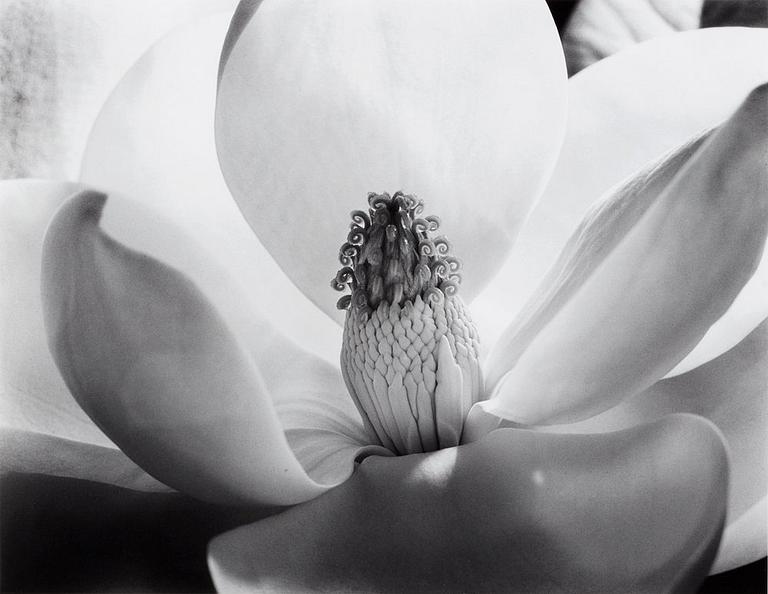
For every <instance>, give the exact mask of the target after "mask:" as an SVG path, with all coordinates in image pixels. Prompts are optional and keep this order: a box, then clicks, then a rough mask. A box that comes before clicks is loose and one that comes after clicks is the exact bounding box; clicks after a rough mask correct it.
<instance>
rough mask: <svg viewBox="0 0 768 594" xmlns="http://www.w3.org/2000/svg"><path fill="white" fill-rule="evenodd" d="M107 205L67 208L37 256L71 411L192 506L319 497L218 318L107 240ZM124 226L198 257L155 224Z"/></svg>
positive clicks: (83, 196)
mask: <svg viewBox="0 0 768 594" xmlns="http://www.w3.org/2000/svg"><path fill="white" fill-rule="evenodd" d="M105 201H106V196H105V195H103V194H99V193H97V192H93V191H84V192H82V193H80V194H78V195H77V196H76V197H74V198H73V199H72V200H70V201H69V202H67V203H66V204H65V205H64V206H63V207H62V208H61V209H60V210H59V212H58V213H57V215H56V217H55V219H54V221H53V223H52V224H51V226H50V228H49V230H48V233H47V235H46V240H45V246H44V253H43V277H42V278H43V282H42V294H43V306H44V312H45V325H46V331H47V334H48V343H49V346H50V348H51V352H52V354H53V355H54V359H55V360H56V363H57V365H58V367H59V370H60V371H61V373H62V376H63V377H64V380H65V382H66V383H67V386H68V387H69V388H70V390H71V391H72V393H73V395H74V396H75V398H76V399H77V400H78V402H79V403H80V405H81V406H82V407H83V408H84V409H85V411H86V412H87V413H88V414H89V416H91V417H92V418H93V419H94V420H95V421H96V422H97V423H98V424H99V426H100V427H102V428H103V429H104V430H105V431H106V432H107V433H108V434H109V436H110V437H111V438H112V439H113V440H114V441H115V443H117V444H118V445H119V446H120V448H121V449H122V450H123V451H124V452H125V453H126V454H127V455H128V456H129V457H131V459H133V460H134V461H135V462H137V463H138V464H139V465H140V466H142V468H144V469H145V470H147V471H148V472H149V473H150V474H152V475H153V476H155V477H157V478H158V479H160V480H162V481H163V482H164V483H166V484H168V485H170V486H172V487H174V488H177V489H179V490H181V491H183V492H185V493H188V494H191V495H194V496H196V497H199V498H201V499H208V500H214V501H222V502H232V503H234V502H237V503H249V504H273V505H280V504H291V503H297V502H299V501H303V500H306V499H310V498H312V497H315V496H317V495H318V494H319V493H322V492H323V491H324V490H325V488H326V487H323V486H322V485H319V484H317V483H315V482H314V481H312V480H311V479H310V478H309V477H308V476H307V475H306V473H305V472H304V471H303V469H302V468H301V466H300V464H299V463H298V462H297V460H296V458H295V457H294V455H293V453H292V452H291V450H290V448H289V447H288V444H287V442H286V440H285V436H284V435H283V431H282V427H281V426H280V423H279V421H278V419H277V415H276V414H275V412H274V409H273V407H272V404H271V401H270V399H269V396H268V390H267V388H266V386H265V384H264V381H263V379H262V378H261V376H260V374H259V371H258V368H257V367H256V366H254V364H253V362H252V361H251V359H250V358H249V357H248V355H247V354H246V352H245V350H244V349H243V348H242V347H241V345H240V343H239V342H238V341H237V340H236V339H235V338H234V337H233V336H232V334H231V332H230V330H229V328H228V325H227V321H225V319H224V318H223V317H221V316H220V315H219V314H218V313H217V312H216V311H215V309H214V308H213V307H211V305H210V303H209V302H208V301H207V300H206V298H205V297H204V296H203V294H202V293H201V292H200V291H199V290H198V289H197V288H196V287H195V285H194V283H193V282H191V281H190V280H189V278H188V277H186V276H185V275H183V274H182V273H179V272H177V271H176V270H174V269H173V268H170V267H168V266H166V265H164V264H162V263H160V262H159V261H157V260H155V259H153V258H151V257H149V256H146V255H144V254H142V253H140V252H137V251H134V250H131V249H128V248H126V247H124V246H123V245H121V244H120V243H118V242H117V241H115V240H114V239H112V238H111V237H109V236H108V235H106V234H105V233H104V232H103V231H102V230H101V229H100V228H99V225H98V224H99V220H100V218H101V215H102V210H103V208H104V204H105ZM117 202H119V201H117ZM134 221H135V222H137V223H140V224H142V226H143V227H145V228H151V227H152V226H153V224H158V225H160V227H161V228H162V229H163V230H164V232H165V237H166V240H167V241H175V242H177V243H178V244H180V245H183V246H184V247H185V249H187V250H188V251H189V253H190V255H194V256H196V257H203V258H204V256H203V255H201V254H200V253H199V252H198V253H197V254H195V252H196V251H198V250H196V247H195V245H194V243H193V242H191V241H187V240H185V238H184V236H183V235H181V234H178V233H176V232H175V230H174V229H173V226H172V225H171V224H170V223H168V222H163V221H162V220H160V219H159V217H157V216H155V218H154V219H146V218H145V219H144V220H142V219H141V218H140V217H139V218H138V220H137V218H134ZM153 231H155V233H157V232H158V229H157V228H155V229H153ZM222 282H223V281H222ZM257 322H258V321H257V320H255V321H254V325H256V324H257Z"/></svg>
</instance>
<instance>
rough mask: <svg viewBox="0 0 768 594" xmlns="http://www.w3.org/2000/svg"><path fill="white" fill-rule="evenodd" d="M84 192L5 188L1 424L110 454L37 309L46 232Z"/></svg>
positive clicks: (0, 240) (0, 222) (29, 184)
mask: <svg viewBox="0 0 768 594" xmlns="http://www.w3.org/2000/svg"><path fill="white" fill-rule="evenodd" d="M79 187H80V186H78V184H74V183H57V182H44V181H36V180H6V181H2V182H0V204H1V205H2V208H0V263H1V264H2V270H3V286H2V290H0V315H1V316H2V318H0V320H2V327H1V328H2V330H0V341H2V342H0V346H1V347H2V357H0V380H1V381H0V424H2V425H4V426H6V427H8V428H10V429H15V430H21V431H30V432H33V433H43V434H49V435H54V436H57V437H63V438H66V439H71V440H75V441H80V442H88V443H94V444H99V445H103V446H110V445H112V444H111V442H110V441H109V440H108V439H107V437H106V436H105V435H104V434H103V433H102V432H101V431H99V430H98V428H96V426H94V424H93V423H92V422H91V421H90V419H88V417H87V416H86V415H85V414H84V413H83V411H82V409H81V408H80V407H79V406H78V404H77V403H76V402H75V400H74V399H73V398H72V396H71V395H70V394H69V391H68V390H67V387H66V386H65V385H64V382H63V381H62V379H61V376H60V375H59V372H58V369H56V365H55V364H54V362H53V359H51V356H50V354H49V353H48V345H47V342H46V335H45V328H44V326H43V308H42V303H41V301H40V262H41V260H42V252H43V237H44V235H45V229H46V227H47V226H48V222H49V221H50V220H51V218H52V217H53V214H54V213H55V212H56V209H58V208H59V206H60V205H61V204H62V203H63V202H64V200H65V199H66V198H68V197H69V196H71V195H72V193H73V192H75V191H77V189H78V188H79Z"/></svg>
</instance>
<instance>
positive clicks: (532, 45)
mask: <svg viewBox="0 0 768 594" xmlns="http://www.w3.org/2000/svg"><path fill="white" fill-rule="evenodd" d="M238 10H239V13H238V14H236V16H235V19H234V23H235V25H234V27H233V30H232V33H231V35H230V38H229V40H228V44H227V46H226V48H225V51H224V54H223V59H222V66H221V71H220V80H219V90H218V101H217V114H216V118H217V119H216V127H217V131H216V136H217V144H218V150H219V157H220V161H221V164H222V170H223V172H224V176H225V178H226V180H227V184H228V185H229V187H230V189H231V190H232V193H233V195H234V196H235V199H236V200H237V201H238V203H239V205H240V208H241V209H242V210H243V212H244V214H245V216H246V218H247V219H248V220H249V222H250V224H251V226H252V227H253V228H254V229H255V231H256V233H257V235H258V236H259V238H260V239H261V241H262V242H263V243H264V244H265V245H266V246H267V248H268V249H269V251H270V253H271V254H272V255H273V256H274V257H275V259H276V260H277V261H278V262H279V263H280V265H281V267H282V268H283V269H284V270H285V271H286V273H287V274H288V275H289V276H290V277H291V279H292V280H293V281H294V282H295V283H296V284H297V286H299V287H300V288H301V289H302V290H303V291H304V292H305V293H306V294H307V295H308V296H309V297H310V298H311V299H312V300H313V301H314V302H315V303H316V304H317V305H318V306H320V307H321V308H322V309H323V310H324V311H326V312H328V313H330V314H331V315H335V316H338V314H337V313H336V312H335V301H336V299H337V297H335V296H334V295H333V294H332V293H329V292H328V288H327V287H328V282H329V278H330V276H332V274H333V273H331V274H330V275H329V271H333V270H335V269H336V268H337V262H336V256H337V253H338V249H339V246H340V245H341V243H343V241H344V234H345V232H346V229H347V227H348V224H349V220H348V213H349V212H350V211H351V210H354V209H359V208H360V207H361V205H364V204H365V197H366V196H367V193H368V192H369V191H376V192H381V191H389V192H394V191H396V190H399V189H403V190H405V191H407V192H410V193H415V194H417V195H418V196H419V197H420V198H422V199H424V200H425V202H426V204H427V209H428V210H429V211H431V212H434V213H439V215H440V217H441V218H442V219H443V223H444V224H443V229H444V231H445V232H446V234H448V235H449V236H450V238H451V241H452V242H453V243H454V244H455V247H456V253H457V254H458V255H459V256H460V257H461V258H462V259H463V260H464V262H465V279H464V283H463V289H462V291H463V292H464V294H465V296H467V297H469V298H471V297H473V296H474V295H476V294H477V293H478V292H479V290H480V289H481V288H482V286H483V285H484V284H485V283H486V281H487V280H488V279H489V278H490V276H491V275H492V274H493V273H494V272H495V271H496V270H497V268H498V265H499V264H500V262H501V260H502V258H501V255H502V254H506V252H507V250H508V249H509V247H510V246H511V244H512V241H513V240H514V238H515V236H516V234H517V230H518V227H519V225H520V223H521V220H522V217H524V216H525V213H526V212H527V210H528V208H529V207H530V204H531V203H532V201H533V200H534V199H535V197H536V195H537V194H538V193H539V190H540V186H541V185H542V183H543V181H544V179H545V177H546V176H547V175H548V174H549V172H550V170H551V166H552V164H553V160H554V158H555V154H556V152H557V150H558V149H559V145H560V141H561V134H562V130H563V126H564V114H565V97H564V91H565V89H564V86H565V78H564V65H563V59H562V51H561V48H560V45H559V42H558V39H557V35H556V31H555V28H554V24H553V23H552V20H551V16H550V14H549V11H548V9H547V7H546V5H545V4H544V2H539V1H535V0H525V1H516V2H503V1H494V0H487V1H486V0H484V1H482V2H466V1H462V0H452V1H450V2H445V1H428V2H419V3H415V4H414V3H411V2H387V3H385V4H383V3H381V2H376V1H375V0H365V1H359V0H354V1H351V2H347V1H345V0H335V1H333V2H328V1H327V0H322V1H318V0H292V1H289V2H285V1H280V2H272V1H269V0H268V1H265V2H263V3H261V4H259V3H257V2H248V1H246V2H243V3H241V5H240V7H239V9H238ZM339 15H343V17H340V16H339ZM478 172H481V173H480V174H478ZM478 246H482V248H478ZM489 253H494V254H497V257H492V258H489V257H487V255H488V254H489Z"/></svg>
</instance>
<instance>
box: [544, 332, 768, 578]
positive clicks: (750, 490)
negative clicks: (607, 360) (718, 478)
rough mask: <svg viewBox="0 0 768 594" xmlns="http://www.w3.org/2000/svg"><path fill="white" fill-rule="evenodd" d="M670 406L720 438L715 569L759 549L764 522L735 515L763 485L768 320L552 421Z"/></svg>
mask: <svg viewBox="0 0 768 594" xmlns="http://www.w3.org/2000/svg"><path fill="white" fill-rule="evenodd" d="M677 412H687V413H694V414H697V415H701V416H703V417H706V418H708V419H710V420H711V421H712V422H714V423H715V424H716V425H717V426H718V428H719V429H720V430H721V431H722V432H723V435H724V437H725V438H726V441H727V443H728V448H729V453H730V461H731V465H730V469H731V480H730V495H729V499H728V527H727V529H726V532H725V535H724V537H723V549H722V551H721V554H720V556H719V558H718V561H717V564H716V566H717V569H718V570H719V571H724V570H726V569H731V568H733V567H737V566H739V565H742V564H745V563H749V562H752V561H755V560H756V559H759V558H760V557H764V556H765V554H766V524H765V522H762V523H760V522H757V521H753V520H746V519H744V520H742V518H746V517H747V515H749V516H750V517H753V516H755V515H757V514H758V513H760V509H761V508H760V505H763V506H764V505H765V495H766V492H768V469H767V468H766V466H767V465H768V461H767V460H766V457H765V452H766V449H768V435H767V434H766V431H765V428H766V426H768V321H766V322H763V324H761V325H760V326H759V327H758V328H757V329H755V330H754V331H753V332H752V333H751V334H750V335H749V336H748V337H747V338H745V339H744V340H743V341H742V342H741V343H740V344H739V345H737V346H736V347H734V348H733V349H731V350H730V351H728V352H727V353H725V354H723V355H721V356H720V357H718V358H717V359H714V360H713V361H710V362H708V363H706V364H705V365H702V366H701V367H698V368H696V369H694V370H693V371H690V372H688V373H685V374H683V375H679V376H677V377H675V378H671V379H667V380H664V381H661V382H658V383H656V384H655V385H654V386H652V387H651V388H649V389H648V390H645V391H644V392H641V393H640V394H636V395H635V396H633V397H632V398H629V399H627V400H626V401H624V402H622V403H621V404H620V405H618V406H616V407H614V408H612V409H610V410H608V411H606V412H604V413H603V414H600V415H597V416H596V417H593V418H591V419H588V420H586V421H583V422H581V423H574V424H572V425H564V426H562V427H558V428H552V429H553V430H558V431H564V432H568V433H576V432H578V433H595V432H599V431H616V430H620V429H625V428H628V427H633V426H634V425H637V424H639V423H645V422H650V421H654V420H656V419H660V418H661V417H663V416H664V415H668V414H670V413H677ZM750 510H753V511H750ZM762 513H765V512H764V510H763V511H762ZM737 543H740V544H737Z"/></svg>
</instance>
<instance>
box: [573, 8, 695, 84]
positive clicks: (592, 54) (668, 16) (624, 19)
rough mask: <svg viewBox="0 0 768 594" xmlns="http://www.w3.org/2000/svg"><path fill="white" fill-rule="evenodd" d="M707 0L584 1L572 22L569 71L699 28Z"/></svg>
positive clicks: (574, 71)
mask: <svg viewBox="0 0 768 594" xmlns="http://www.w3.org/2000/svg"><path fill="white" fill-rule="evenodd" d="M702 4H704V0H677V2H664V1H661V2H659V1H658V0H639V1H638V0H582V1H581V2H579V4H578V6H577V7H576V10H575V11H574V13H573V15H572V16H571V18H570V20H569V21H568V27H567V28H566V31H565V35H564V36H563V50H564V51H565V55H566V59H567V61H568V72H569V73H570V74H576V73H577V72H578V71H579V70H581V69H582V68H586V67H587V66H589V65H590V64H594V63H595V62H597V61H599V60H602V59H603V58H606V57H608V56H610V55H611V54H615V53H616V52H619V51H621V50H623V49H626V48H628V47H631V46H632V45H633V44H635V43H638V42H640V41H645V40H647V39H652V38H654V37H658V36H660V35H669V34H671V33H677V32H678V31H687V30H689V29H697V28H698V27H699V20H700V16H701V8H702Z"/></svg>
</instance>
